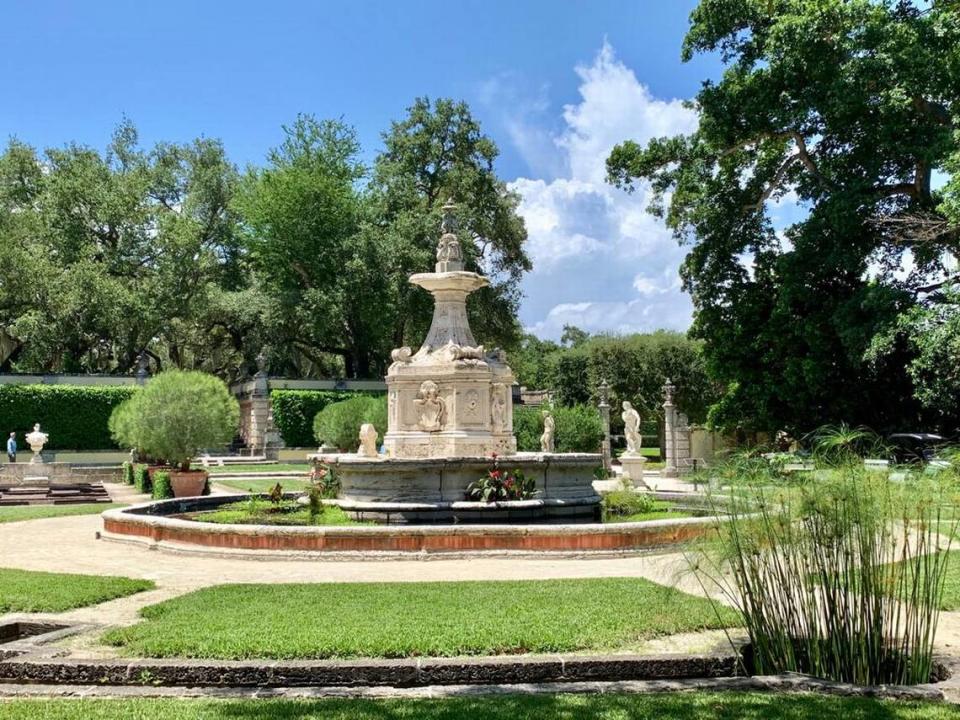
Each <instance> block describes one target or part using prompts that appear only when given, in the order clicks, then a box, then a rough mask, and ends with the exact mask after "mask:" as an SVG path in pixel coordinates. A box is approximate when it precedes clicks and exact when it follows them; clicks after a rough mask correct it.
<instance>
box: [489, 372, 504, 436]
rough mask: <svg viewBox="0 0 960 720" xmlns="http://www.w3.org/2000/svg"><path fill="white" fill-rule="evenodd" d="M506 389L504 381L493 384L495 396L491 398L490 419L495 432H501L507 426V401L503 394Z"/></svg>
mask: <svg viewBox="0 0 960 720" xmlns="http://www.w3.org/2000/svg"><path fill="white" fill-rule="evenodd" d="M504 390H505V387H504V385H503V384H502V383H497V384H496V385H494V386H493V397H492V398H491V400H490V420H491V422H492V424H493V432H495V433H501V432H503V431H504V430H505V429H506V427H507V424H506V419H507V401H506V398H504V396H503V395H504Z"/></svg>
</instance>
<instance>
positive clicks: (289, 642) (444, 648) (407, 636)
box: [104, 578, 736, 659]
mask: <svg viewBox="0 0 960 720" xmlns="http://www.w3.org/2000/svg"><path fill="white" fill-rule="evenodd" d="M141 614H142V615H143V617H144V618H145V621H144V622H141V623H138V624H136V625H132V626H130V627H124V628H118V629H115V630H112V631H109V632H108V633H107V634H106V635H105V636H104V641H105V642H106V643H107V644H111V645H117V646H120V647H122V648H123V651H124V652H125V653H126V654H128V655H135V656H141V657H192V658H220V659H245V658H277V659H295V658H328V657H339V658H346V657H384V658H400V657H413V656H444V657H448V656H456V655H498V654H515V653H555V652H572V651H579V650H608V649H616V648H620V647H625V646H630V645H631V644H634V643H636V642H638V641H641V640H645V639H647V638H651V637H657V636H663V635H671V634H674V633H680V632H692V631H696V630H703V629H708V628H717V627H722V626H724V625H727V626H729V625H732V624H734V623H735V622H736V616H735V614H734V613H733V612H732V611H721V616H720V618H719V619H718V617H717V614H716V612H715V611H714V609H713V608H712V607H711V605H710V603H709V602H708V601H707V600H705V599H703V598H699V597H694V596H692V595H688V594H686V593H683V592H680V591H679V590H675V589H673V588H668V587H665V586H662V585H657V584H655V583H652V582H649V581H647V580H643V579H639V578H599V579H576V580H523V581H484V582H424V583H420V582H410V583H330V584H310V585H306V584H287V585H218V586H214V587H209V588H204V589H202V590H198V591H195V592H192V593H189V594H187V595H183V596H180V597H178V598H173V599H171V600H167V601H165V602H162V603H159V604H156V605H151V606H148V607H146V608H144V609H143V610H142V611H141Z"/></svg>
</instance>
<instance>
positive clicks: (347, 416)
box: [313, 395, 387, 452]
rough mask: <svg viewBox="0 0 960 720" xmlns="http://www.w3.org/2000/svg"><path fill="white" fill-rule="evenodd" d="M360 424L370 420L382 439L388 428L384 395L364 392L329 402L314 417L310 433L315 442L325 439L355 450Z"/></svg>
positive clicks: (358, 444) (338, 446) (342, 448)
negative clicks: (371, 395)
mask: <svg viewBox="0 0 960 720" xmlns="http://www.w3.org/2000/svg"><path fill="white" fill-rule="evenodd" d="M363 423H371V424H372V425H373V426H374V427H375V428H376V429H377V432H378V433H379V434H380V439H381V440H382V439H383V435H384V433H385V432H386V431H387V398H386V396H382V395H381V396H380V397H370V396H369V395H366V396H360V397H354V398H351V399H350V400H341V401H340V402H336V403H332V404H331V405H328V406H327V407H325V408H324V409H323V410H321V411H320V412H319V413H317V416H316V418H314V421H313V434H314V437H315V438H316V440H317V442H320V443H323V442H328V443H330V444H331V445H334V446H336V447H337V448H339V449H341V450H344V451H346V452H354V451H356V449H357V448H358V447H359V446H360V438H359V434H360V426H361V425H363Z"/></svg>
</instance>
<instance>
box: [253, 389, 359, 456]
mask: <svg viewBox="0 0 960 720" xmlns="http://www.w3.org/2000/svg"><path fill="white" fill-rule="evenodd" d="M357 394H358V393H356V392H349V391H342V390H273V391H272V392H271V393H270V403H271V405H272V407H273V422H274V423H275V424H276V426H277V429H278V430H279V431H280V437H282V438H283V442H284V444H285V445H286V446H287V447H310V446H311V445H313V444H314V442H315V441H316V438H315V436H314V433H313V420H314V418H315V417H316V416H317V413H318V412H320V411H321V410H323V409H324V408H325V407H326V406H327V405H329V404H330V403H335V402H339V401H341V400H348V399H350V398H352V397H356V396H357Z"/></svg>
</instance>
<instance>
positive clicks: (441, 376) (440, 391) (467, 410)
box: [311, 203, 602, 523]
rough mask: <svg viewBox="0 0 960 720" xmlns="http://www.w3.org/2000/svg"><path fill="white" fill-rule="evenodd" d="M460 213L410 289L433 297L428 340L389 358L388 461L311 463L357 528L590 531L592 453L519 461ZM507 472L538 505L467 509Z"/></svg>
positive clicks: (446, 225) (594, 503)
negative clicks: (457, 525) (485, 485)
mask: <svg viewBox="0 0 960 720" xmlns="http://www.w3.org/2000/svg"><path fill="white" fill-rule="evenodd" d="M452 211H453V206H452V205H451V204H449V203H448V204H447V205H446V206H444V219H443V223H442V225H441V233H442V235H441V237H440V242H439V243H438V245H437V263H436V266H435V271H434V272H432V273H418V274H416V275H413V276H411V278H410V282H411V283H413V284H414V285H418V286H419V287H422V288H423V289H424V290H426V291H427V292H429V293H430V294H431V295H433V299H434V310H433V320H432V321H431V323H430V330H429V332H428V333H427V337H426V339H425V340H424V341H423V345H422V346H421V347H420V349H419V350H418V351H417V352H416V353H415V354H414V353H413V351H412V350H411V349H410V348H409V347H401V348H397V349H395V350H394V351H393V352H392V353H391V358H392V360H393V363H392V364H391V365H390V367H389V369H388V370H387V377H386V382H387V432H386V434H385V435H384V438H383V444H384V449H385V452H386V457H382V458H371V457H366V456H359V455H325V454H319V455H314V456H311V457H312V458H313V459H314V461H315V462H318V463H323V464H326V465H328V466H331V467H332V468H333V469H334V470H335V472H336V474H337V478H338V480H339V482H340V491H339V494H338V498H337V501H336V502H337V504H339V505H340V506H341V507H342V508H343V509H344V510H346V511H348V512H349V513H351V514H352V515H353V517H356V518H359V519H373V520H377V521H381V522H390V523H394V522H401V523H403V522H537V521H553V522H559V521H562V522H590V521H595V520H597V519H598V518H599V502H600V497H599V495H597V493H596V492H595V491H594V489H593V478H594V473H595V471H596V470H597V468H599V467H601V465H602V460H601V456H600V455H599V454H592V453H519V454H518V453H517V440H516V438H515V437H514V435H513V396H512V392H511V387H512V385H513V382H514V378H513V371H512V370H511V369H510V366H509V365H507V361H506V356H505V355H504V353H503V351H502V350H499V349H494V350H487V349H486V348H484V347H483V346H482V345H478V344H477V341H476V340H475V339H474V337H473V333H472V332H471V331H470V323H469V320H468V318H467V297H468V296H469V295H470V293H472V292H474V291H476V290H479V289H480V288H482V287H485V286H486V285H488V284H489V283H488V281H487V279H486V278H485V277H483V276H482V275H479V274H477V273H474V272H468V271H465V270H464V267H463V257H462V254H461V249H460V243H459V241H458V240H457V236H456V235H455V234H454V229H455V228H454V222H453V215H452ZM493 454H496V455H497V456H499V457H500V458H501V460H500V465H501V467H502V468H503V469H505V470H511V471H513V470H519V471H521V472H523V474H524V475H525V476H527V477H532V478H534V479H535V481H536V493H535V496H534V497H533V498H530V499H524V500H513V501H505V502H495V503H481V502H468V501H467V499H466V496H467V486H468V485H470V484H471V483H472V482H474V481H476V480H479V479H480V478H481V477H483V476H484V475H486V474H487V473H488V472H489V471H490V470H491V467H492V464H493V459H492V455H493Z"/></svg>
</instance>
